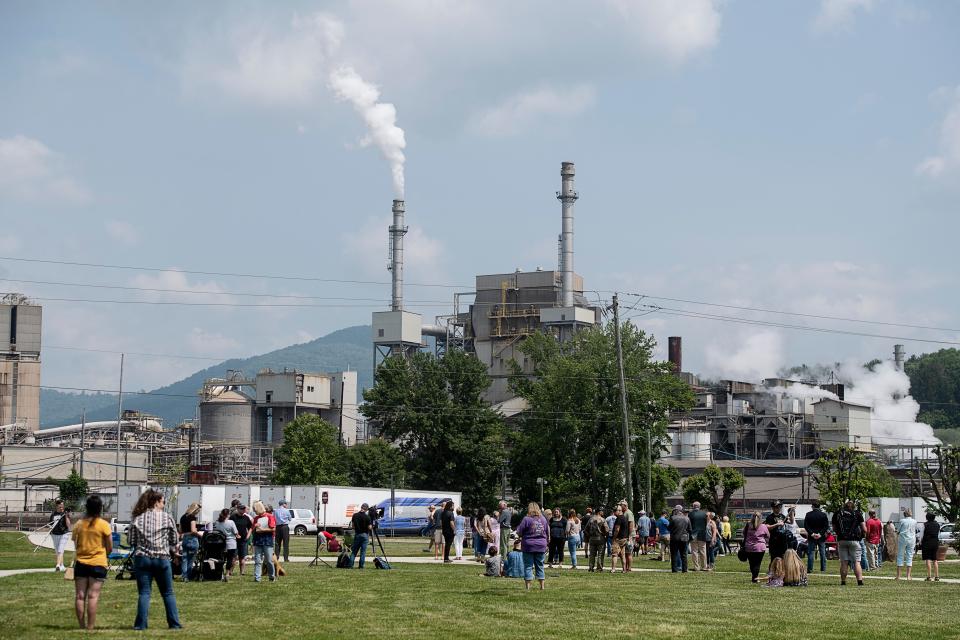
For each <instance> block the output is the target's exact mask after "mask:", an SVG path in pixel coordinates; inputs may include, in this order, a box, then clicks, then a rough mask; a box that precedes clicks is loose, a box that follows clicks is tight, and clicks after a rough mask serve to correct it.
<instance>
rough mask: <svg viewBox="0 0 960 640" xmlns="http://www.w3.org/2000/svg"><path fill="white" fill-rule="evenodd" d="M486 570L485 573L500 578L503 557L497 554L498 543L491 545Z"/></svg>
mask: <svg viewBox="0 0 960 640" xmlns="http://www.w3.org/2000/svg"><path fill="white" fill-rule="evenodd" d="M485 565H486V567H485V568H486V571H484V572H483V575H485V576H488V577H490V578H499V577H500V574H501V573H502V558H501V557H500V556H498V555H497V545H493V544H492V545H490V556H489V557H488V558H487V560H486V563H485Z"/></svg>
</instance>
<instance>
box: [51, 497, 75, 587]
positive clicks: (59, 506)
mask: <svg viewBox="0 0 960 640" xmlns="http://www.w3.org/2000/svg"><path fill="white" fill-rule="evenodd" d="M47 524H48V525H52V526H51V527H50V538H52V539H53V550H54V551H56V552H57V564H56V567H55V569H56V571H57V572H58V573H59V572H60V571H64V570H66V567H64V566H63V552H64V550H65V549H66V548H67V542H68V541H69V540H70V529H72V528H73V523H72V522H71V521H70V513H69V512H68V511H67V508H66V506H65V505H64V504H63V498H57V500H56V502H55V503H54V507H53V513H51V514H50V520H49V522H48V523H47Z"/></svg>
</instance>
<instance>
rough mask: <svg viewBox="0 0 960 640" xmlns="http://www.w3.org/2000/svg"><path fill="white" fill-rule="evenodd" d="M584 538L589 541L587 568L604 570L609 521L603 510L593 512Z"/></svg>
mask: <svg viewBox="0 0 960 640" xmlns="http://www.w3.org/2000/svg"><path fill="white" fill-rule="evenodd" d="M583 538H584V540H585V541H586V543H587V557H588V558H589V562H588V567H587V570H588V571H590V572H591V573H592V572H594V571H601V572H602V571H603V550H604V549H605V548H606V544H607V523H606V521H605V520H604V519H603V512H602V511H598V512H597V513H595V514H593V516H591V517H590V519H589V520H588V521H587V523H586V524H585V525H584V527H583Z"/></svg>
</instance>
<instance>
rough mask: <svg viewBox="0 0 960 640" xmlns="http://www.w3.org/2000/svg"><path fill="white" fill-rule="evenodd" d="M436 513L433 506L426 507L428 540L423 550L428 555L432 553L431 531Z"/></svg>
mask: <svg viewBox="0 0 960 640" xmlns="http://www.w3.org/2000/svg"><path fill="white" fill-rule="evenodd" d="M436 512H437V508H436V507H435V506H433V505H430V506H429V507H427V530H426V532H425V533H426V536H427V539H428V540H429V543H428V544H427V548H426V549H424V551H425V552H426V553H430V552H431V551H433V531H434V526H433V516H434V514H435V513H436ZM474 549H476V546H474ZM434 559H436V556H434Z"/></svg>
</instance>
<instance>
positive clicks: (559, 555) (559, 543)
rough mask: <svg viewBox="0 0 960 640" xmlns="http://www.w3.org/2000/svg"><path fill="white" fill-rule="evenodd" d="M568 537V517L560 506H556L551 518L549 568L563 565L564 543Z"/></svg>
mask: <svg viewBox="0 0 960 640" xmlns="http://www.w3.org/2000/svg"><path fill="white" fill-rule="evenodd" d="M566 538H567V519H566V518H564V517H563V514H562V513H561V512H560V507H555V508H554V510H553V517H551V518H550V557H549V558H548V559H547V565H548V566H549V568H551V569H552V568H553V565H557V566H558V567H559V566H562V565H563V544H564V542H566Z"/></svg>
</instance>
